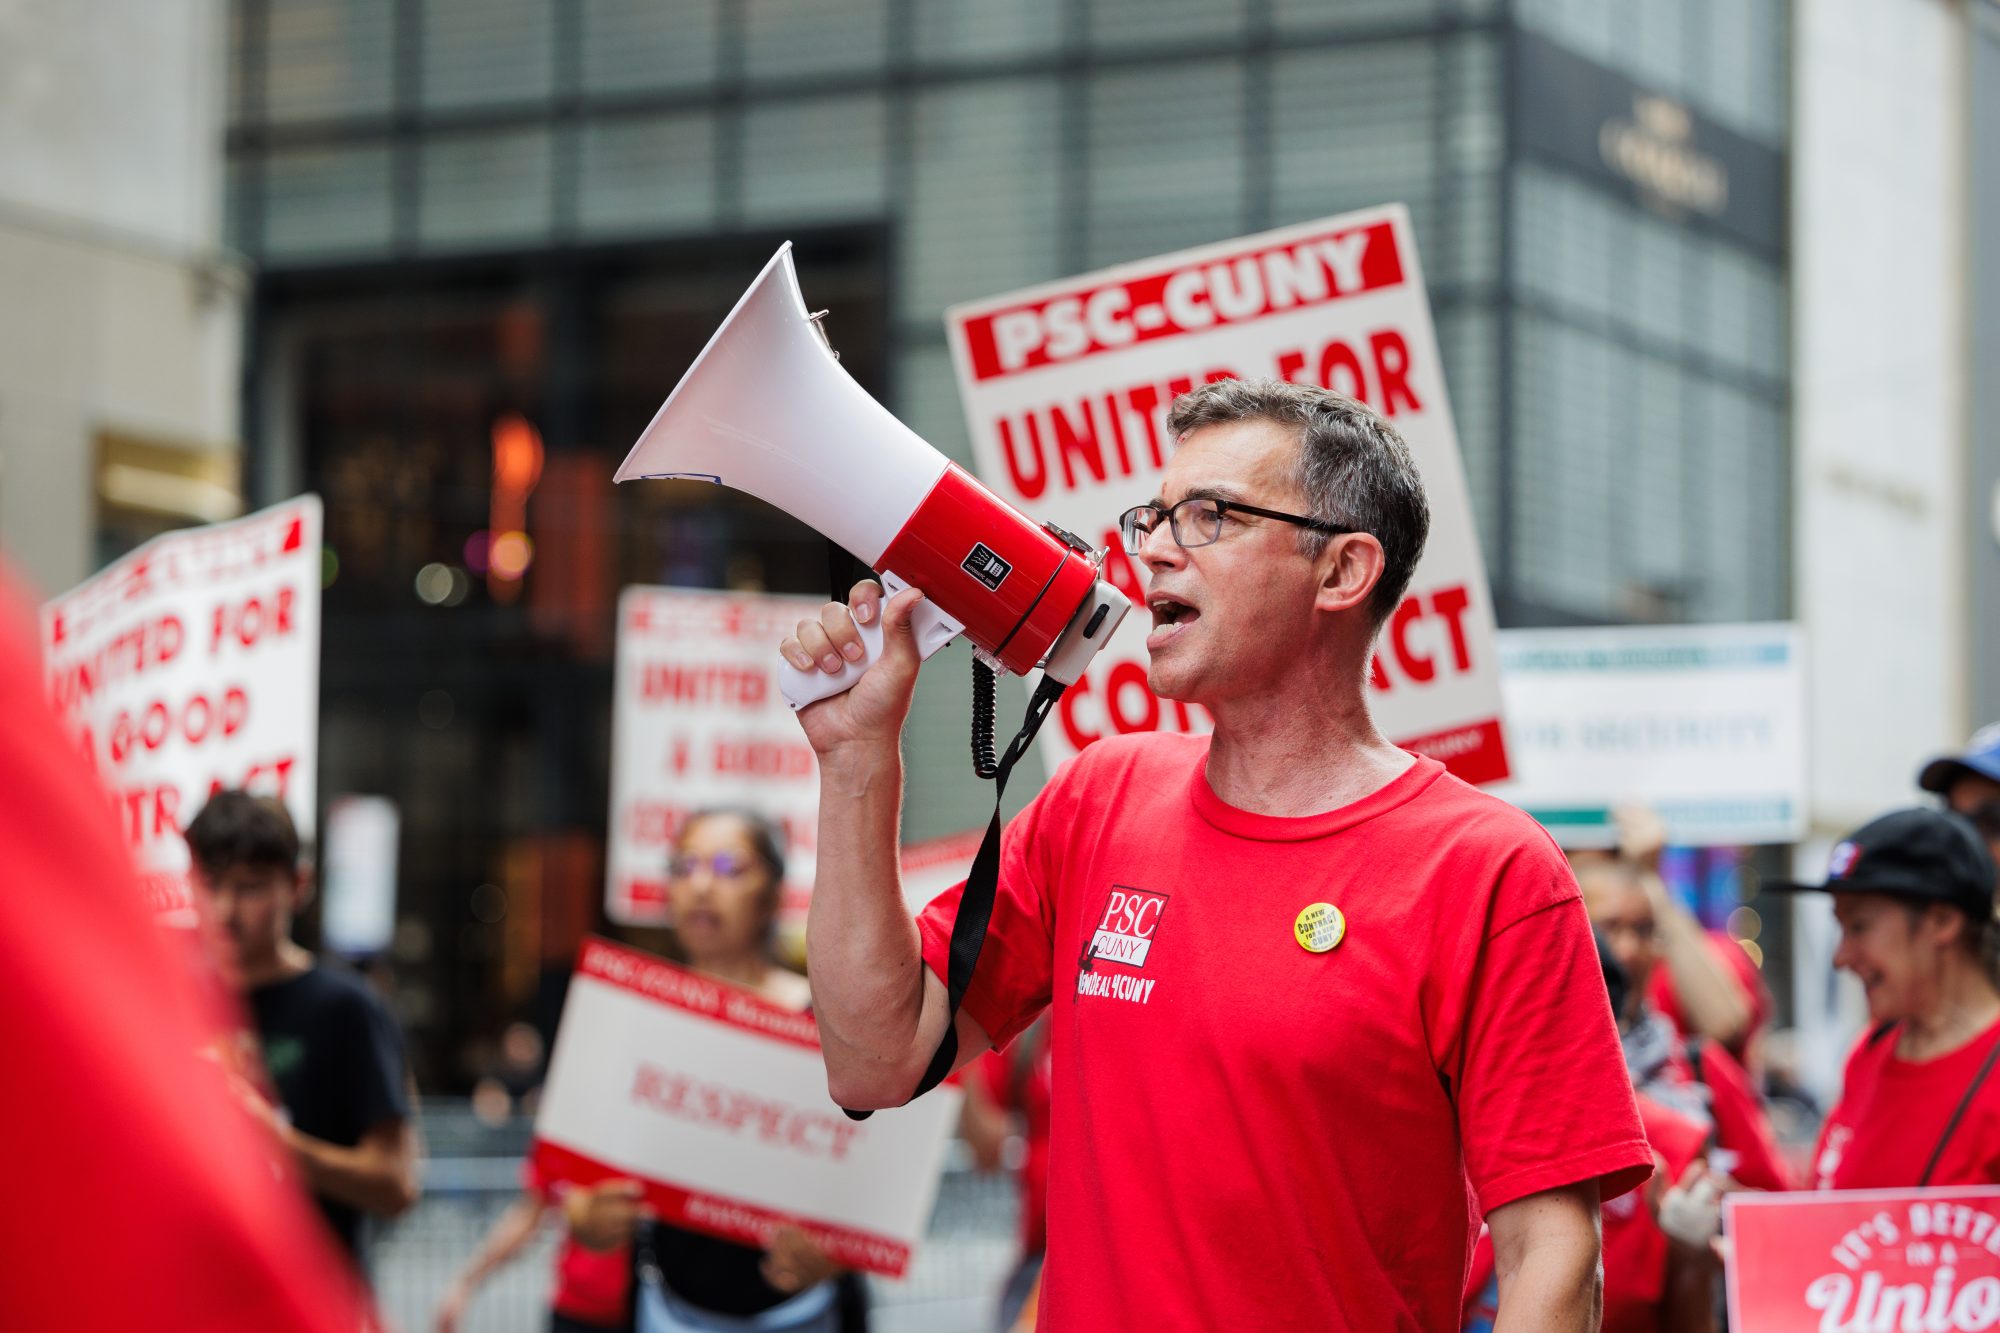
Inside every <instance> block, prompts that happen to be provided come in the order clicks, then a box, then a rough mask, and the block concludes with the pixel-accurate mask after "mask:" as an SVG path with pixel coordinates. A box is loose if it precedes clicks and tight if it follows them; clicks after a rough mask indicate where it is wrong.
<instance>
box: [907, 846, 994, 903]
mask: <svg viewBox="0 0 2000 1333" xmlns="http://www.w3.org/2000/svg"><path fill="white" fill-rule="evenodd" d="M985 836H986V830H985V829H983V828H975V829H966V830H965V831H963V832H961V833H947V834H946V835H945V836H944V837H942V838H930V839H926V840H925V841H923V842H911V843H905V844H904V845H903V900H904V901H905V902H907V903H909V905H910V910H911V911H912V912H921V911H923V909H924V905H925V904H926V903H928V902H930V900H931V899H933V898H935V897H937V896H938V895H939V894H940V893H943V892H944V891H945V890H946V889H948V888H950V887H952V885H954V884H958V883H961V882H962V881H963V880H964V879H965V877H966V876H967V875H969V874H971V873H972V858H973V857H975V856H977V855H978V854H979V843H980V841H981V840H982V839H983V838H985Z"/></svg>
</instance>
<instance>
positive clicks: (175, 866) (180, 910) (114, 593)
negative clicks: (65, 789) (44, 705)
mask: <svg viewBox="0 0 2000 1333" xmlns="http://www.w3.org/2000/svg"><path fill="white" fill-rule="evenodd" d="M320 532H321V509H320V502H319V497H318V496H316V495H304V496H300V497H298V498H297V499H294V500H287V501H285V502H284V503H283V504H278V505H273V506H272V507H271V508H269V509H264V510H260V511H259V512H257V513H255V514H251V515H249V516H248V517H246V518H239V519H236V520H234V521H232V522H228V523H217V524H213V525H211V526H209V527H203V528H190V529H187V530H184V531H179V532H170V533H167V534H165V535H164V536H160V537H155V538H154V539H153V540H152V541H149V542H147V543H146V544H145V545H143V546H141V547H139V548H138V549H137V550H135V551H133V552H131V553H130V554H129V555H127V556H125V557H124V558H122V559H120V560H118V561H116V562H115V563H113V564H112V565H110V566H109V567H107V568H106V569H104V570H103V572H101V573H99V574H97V575H96V576H94V577H92V578H90V579H88V580H86V581H85V582H83V583H81V584H79V585H78V586H77V587H76V588H74V589H72V590H71V591H69V592H66V593H64V594H63V595H62V596H60V597H57V598H55V599H53V600H52V601H50V602H49V603H48V604H47V605H46V606H44V607H43V608H42V651H43V664H44V669H45V673H46V679H47V682H48V691H49V698H50V701H51V703H52V704H53V705H54V708H55V711H56V714H57V716H58V717H59V718H61V719H62V722H63V724H64V725H65V727H67V728H68V730H69V731H70V733H71V734H72V735H73V736H74V737H75V738H76V741H77V744H78V745H79V746H80V747H81V748H82V750H83V752H84V754H85V755H86V756H87V757H88V758H89V760H90V762H91V764H92V765H93V767H94V768H95V769H96V771H97V773H98V776H99V778H100V779H101V780H102V781H103V783H104V785H105V786H106V787H107V788H108V789H109V790H110V792H111V794H112V797H113V799H114V800H115V802H116V805H117V810H118V815H119V821H120V823H121V825H122V826H123V828H124V831H125V839H126V843H127V845H128V846H130V848H131V849H132V854H133V859H134V861H135V862H136V863H137V865H138V867H139V871H140V874H141V877H142V882H143V884H144V887H145V891H146V894H147V897H148V900H149V901H150V903H151V904H152V905H153V907H154V908H155V910H156V911H158V912H159V913H160V914H161V916H162V917H163V918H164V919H166V920H169V921H172V922H174V923H176V924H191V923H192V921H193V903H192V900H191V899H190V898H189V897H188V888H187V869H188V854H187V844H186V843H185V842H184V841H183V840H182V838H181V830H182V829H183V828H184V827H186V825H187V821H189V820H190V819H192V818H194V816H195V814H196V813H197V812H198V811H199V810H200V809H201V807H202V805H203V803H205V802H206V801H207V800H208V798H209V796H210V794H211V793H212V792H214V791H216V790H218V789H221V788H230V787H242V788H246V789H248V790H250V791H254V792H259V793H263V794H267V795H273V796H277V797H278V798H280V799H281V800H283V801H284V803H285V806H286V808H287V809H288V810H290V812H291V815H292V819H293V820H294V822H296V823H297V825H298V829H299V836H300V837H301V838H302V839H307V840H309V839H310V838H311V837H312V833H313V802H314V783H315V780H316V776H317V765H318V748H319V630H320V599H319V593H320V568H321V553H320Z"/></svg>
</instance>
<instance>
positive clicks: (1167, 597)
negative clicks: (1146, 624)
mask: <svg viewBox="0 0 2000 1333" xmlns="http://www.w3.org/2000/svg"><path fill="white" fill-rule="evenodd" d="M1146 609H1147V610H1149V611H1151V612H1152V613H1153V627H1154V628H1155V629H1157V628H1159V627H1160V626H1162V625H1184V624H1186V623H1187V622H1188V621H1190V620H1194V619H1196V618H1197V617H1199V616H1200V615H1201V612H1200V611H1197V610H1196V609H1195V608H1194V607H1193V606H1192V605H1191V604H1189V603H1187V602H1184V601H1182V600H1181V599H1180V598H1178V597H1176V596H1174V595H1173V594H1172V593H1155V594H1153V595H1152V596H1151V597H1148V598H1147V599H1146Z"/></svg>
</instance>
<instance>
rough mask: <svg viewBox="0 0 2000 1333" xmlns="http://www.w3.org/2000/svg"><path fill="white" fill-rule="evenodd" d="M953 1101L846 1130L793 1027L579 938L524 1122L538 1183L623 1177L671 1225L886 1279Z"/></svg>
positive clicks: (929, 1097)
mask: <svg viewBox="0 0 2000 1333" xmlns="http://www.w3.org/2000/svg"><path fill="white" fill-rule="evenodd" d="M958 1100H959V1094H958V1092H957V1090H956V1089H954V1088H950V1087H944V1088H939V1089H936V1090H935V1091H933V1092H930V1093H928V1094H926V1095H925V1096H923V1097H920V1098H918V1099H917V1100H916V1101H915V1102H913V1103H911V1104H910V1105H908V1106H903V1107H898V1108H897V1109H895V1110H893V1111H878V1112H876V1113H875V1114H874V1115H873V1116H871V1117H870V1118H868V1119H867V1120H850V1119H848V1118H847V1116H846V1115H844V1114H842V1112H841V1110H840V1108H839V1107H837V1106H835V1105H834V1104H833V1102H832V1101H831V1100H829V1099H828V1097H827V1095H826V1067H825V1066H824V1065H823V1064H822V1063H821V1060H820V1052H819V1033H818V1029H817V1028H816V1027H815V1026H814V1025H813V1020H812V1018H811V1016H810V1015H808V1014H802V1013H795V1012H793V1011H791V1010H788V1009H781V1008H778V1007H777V1006H775V1005H772V1004H770V1003H768V1002H766V1001H764V1000H763V999H760V998H759V997H758V996H756V995H754V994H752V993H751V992H749V991H747V990H743V989H742V988H740V987H737V986H732V985H728V984H725V983H723V982H719V981H711V980H709V979H708V978H706V977H702V976H699V975H697V974H695V973H693V972H689V971H687V970H686V969H684V968H679V967H675V966H674V965H673V964H671V963H667V962H663V961H661V960H660V959H657V958H654V957H652V956H650V955H648V954H643V953H639V952H636V951H634V950H631V949H625V948H621V947H619V946H618V945H615V944H611V943H608V942H606V941H604V940H596V939H593V940H587V941H585V943H584V946H583V951H582V953H581V954H580V955H579V957H578V959H577V970H576V975H575V977H574V978H573V979H572V980H571V982H570V988H569V998H568V999H567V1000H566V1001H564V1004H563V1016H562V1023H561V1026H560V1027H559V1028H558V1029H557V1031H556V1044H555V1051H554V1054H553V1055H552V1056H551V1057H550V1060H549V1078H548V1083H547V1084H546V1086H545V1087H544V1088H543V1091H542V1104H541V1110H540V1112H539V1114H538V1115H537V1116H536V1119H535V1149H534V1151H535V1161H536V1164H537V1166H538V1167H539V1168H540V1170H541V1173H542V1176H543V1178H544V1179H547V1180H558V1181H573V1182H576V1183H579V1184H591V1183H595V1182H597V1181H600V1180H606V1179H610V1178H612V1177H620V1176H622V1177H629V1178H631V1179H634V1180H638V1181H641V1182H642V1183H643V1184H644V1185H645V1186H646V1200H647V1202H648V1203H650V1204H651V1205H652V1206H653V1208H654V1209H655V1210H656V1211H657V1212H658V1213H659V1215H660V1217H661V1218H662V1219H663V1220H665V1221H667V1222H669V1223H672V1224H673V1225H675V1226H680V1227H689V1228H692V1229H694V1230H696V1231H703V1232H707V1233H709V1234H711V1235H715V1236H721V1237H723V1238H725V1239H727V1240H734V1241H739V1242H742V1243H744V1244H748V1245H765V1244H768V1243H769V1241H770V1238H771V1233H772V1232H773V1231H775V1230H776V1229H777V1228H778V1227H779V1226H781V1225H786V1224H791V1225H796V1226H798V1227H800V1228H801V1229H802V1230H804V1231H805V1232H806V1233H807V1234H808V1235H809V1236H811V1237H812V1238H813V1239H814V1240H815V1241H817V1242H818V1244H819V1245H820V1247H821V1248H822V1249H824V1250H825V1251H826V1252H827V1254H828V1255H830V1256H831V1257H832V1258H833V1259H834V1261H835V1262H837V1263H840V1264H843V1265H845V1266H847V1267H850V1268H863V1269H867V1270H868V1271H869V1272H872V1273H884V1274H887V1275H889V1276H891V1277H901V1276H902V1275H903V1273H904V1271H905V1270H907V1269H908V1267H909V1264H910V1257H911V1253H912V1251H913V1250H914V1249H915V1248H916V1244H917V1241H918V1239H919V1238H920V1237H921V1236H922V1234H923V1229H924V1225H925V1223H926V1222H927V1221H928V1220H929V1218H930V1212H931V1204H932V1202H933V1200H934V1199H935V1198H936V1195H937V1184H938V1173H939V1171H940V1169H941V1168H942V1167H943V1164H944V1152H945V1146H946V1142H947V1140H948V1139H949V1137H950V1135H951V1132H952V1128H953V1126H955V1125H956V1124H957V1123H958Z"/></svg>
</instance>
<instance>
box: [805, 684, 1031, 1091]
mask: <svg viewBox="0 0 2000 1333" xmlns="http://www.w3.org/2000/svg"><path fill="white" fill-rule="evenodd" d="M1066 688H1068V687H1067V686H1065V685H1063V684H1062V683H1061V682H1060V681H1054V680H1051V679H1049V678H1048V677H1047V676H1043V677H1042V683H1041V684H1039V685H1037V686H1036V687H1035V694H1034V697H1033V699H1031V700H1030V701H1029V703H1028V715H1027V717H1026V718H1025V719H1024V720H1023V721H1022V723H1021V730H1020V731H1019V732H1017V733H1016V734H1015V736H1014V739H1013V740H1012V741H1011V742H1010V743H1009V744H1008V746H1007V753H1006V754H1004V755H1002V756H1001V757H1000V765H999V768H998V769H997V770H996V771H995V772H994V774H993V818H992V819H990V820H988V821H987V823H986V836H985V837H984V838H982V839H980V842H979V854H978V855H976V856H974V857H973V858H972V872H971V873H970V874H968V875H967V876H966V877H965V891H964V892H963V893H962V894H960V895H959V899H958V915H957V916H956V917H954V918H952V923H951V962H950V966H949V967H948V968H947V973H948V975H947V976H946V977H945V993H946V995H947V996H948V997H949V1003H948V1005H947V1006H946V1010H945V1019H944V1035H943V1036H942V1037H940V1038H938V1044H937V1050H936V1051H934V1052H933V1053H932V1054H931V1063H930V1067H929V1068H927V1069H925V1070H924V1076H923V1077H922V1078H921V1079H919V1080H918V1081H917V1087H916V1091H914V1092H912V1093H911V1094H910V1100H911V1101H915V1100H916V1099H917V1098H919V1097H921V1096H923V1095H924V1094H925V1093H927V1092H929V1091H930V1090H931V1089H932V1088H935V1087H936V1086H937V1085H938V1084H940V1083H942V1082H944V1080H945V1078H946V1077H947V1076H948V1075H949V1074H950V1073H951V1067H952V1066H953V1065H954V1064H956V1063H957V1062H958V1007H959V1005H961V1004H963V1003H964V1002H965V992H966V990H967V989H968V988H969V987H970V986H971V985H972V974H973V971H974V970H975V969H976V968H977V967H978V966H979V951H980V950H981V949H982V948H984V947H985V944H986V927H987V924H988V923H989V922H991V921H992V919H993V901H994V899H995V897H997V896H998V893H999V889H1000V798H1001V797H1002V796H1004V795H1006V793H1007V779H1008V777H1009V776H1011V775H1012V774H1013V772H1014V765H1015V763H1016V762H1017V761H1018V760H1019V759H1020V758H1021V756H1022V755H1024V754H1026V753H1027V752H1028V747H1029V746H1030V745H1032V744H1033V743H1034V740H1035V733H1036V732H1038V731H1040V730H1041V729H1042V722H1043V720H1044V719H1046V718H1047V717H1048V715H1049V709H1050V708H1052V707H1054V706H1055V702H1056V700H1058V699H1060V698H1062V692H1063V690H1064V689H1066ZM840 1109H841V1110H843V1111H846V1112H847V1117H848V1118H849V1119H850V1120H866V1119H867V1118H868V1117H869V1115H870V1114H872V1113H871V1112H868V1111H850V1110H848V1109H847V1108H846V1107H844V1106H843V1107H841V1108H840Z"/></svg>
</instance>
